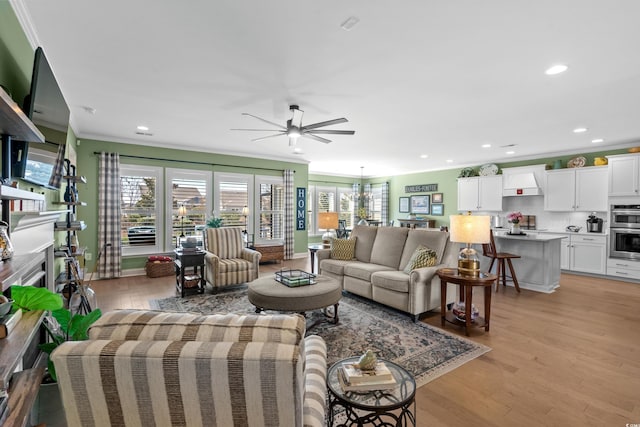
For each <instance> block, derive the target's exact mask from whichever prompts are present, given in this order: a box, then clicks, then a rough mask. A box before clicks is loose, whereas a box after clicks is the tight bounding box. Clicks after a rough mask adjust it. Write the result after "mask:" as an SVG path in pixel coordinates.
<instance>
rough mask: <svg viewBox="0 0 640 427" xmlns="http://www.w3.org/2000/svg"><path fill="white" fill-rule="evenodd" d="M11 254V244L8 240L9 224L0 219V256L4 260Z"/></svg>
mask: <svg viewBox="0 0 640 427" xmlns="http://www.w3.org/2000/svg"><path fill="white" fill-rule="evenodd" d="M12 256H13V244H12V243H11V240H9V224H7V223H6V222H4V221H0V258H1V259H2V260H3V261H4V260H5V259H9V258H11V257H12Z"/></svg>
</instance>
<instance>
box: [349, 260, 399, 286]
mask: <svg viewBox="0 0 640 427" xmlns="http://www.w3.org/2000/svg"><path fill="white" fill-rule="evenodd" d="M390 270H393V268H391V267H387V266H386V265H379V264H371V263H365V262H354V263H349V264H346V265H345V266H344V275H345V276H349V277H355V278H356V279H361V280H366V281H367V282H370V281H371V274H373V273H375V272H376V271H390Z"/></svg>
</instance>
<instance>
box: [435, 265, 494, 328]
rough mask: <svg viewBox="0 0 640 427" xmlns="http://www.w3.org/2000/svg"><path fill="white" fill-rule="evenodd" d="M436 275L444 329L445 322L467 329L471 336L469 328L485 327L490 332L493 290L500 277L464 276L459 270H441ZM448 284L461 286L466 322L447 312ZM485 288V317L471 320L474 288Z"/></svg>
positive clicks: (482, 274)
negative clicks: (438, 281)
mask: <svg viewBox="0 0 640 427" xmlns="http://www.w3.org/2000/svg"><path fill="white" fill-rule="evenodd" d="M436 274H437V275H438V277H440V322H441V325H442V327H443V328H444V325H445V322H449V323H453V324H454V325H461V326H464V327H465V334H466V335H467V336H469V328H471V327H472V326H476V327H483V326H484V330H485V331H486V332H488V331H489V321H490V319H491V290H492V288H493V284H494V283H495V282H496V280H497V279H498V276H497V275H495V274H491V273H480V275H479V276H478V277H473V276H464V275H462V274H460V273H459V272H458V269H457V268H441V269H439V270H438V271H437V272H436ZM447 283H455V284H456V285H458V286H460V301H461V302H464V303H465V304H464V319H465V320H464V321H462V320H459V319H458V318H457V317H455V316H454V315H453V313H452V312H451V311H448V310H447ZM474 286H482V287H484V317H480V316H478V317H477V318H476V319H473V320H472V319H471V299H472V297H473V287H474Z"/></svg>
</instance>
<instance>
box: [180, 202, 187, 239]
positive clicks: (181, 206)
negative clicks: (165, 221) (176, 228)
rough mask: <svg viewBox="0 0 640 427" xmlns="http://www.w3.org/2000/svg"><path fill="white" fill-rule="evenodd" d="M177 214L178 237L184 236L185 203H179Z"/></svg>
mask: <svg viewBox="0 0 640 427" xmlns="http://www.w3.org/2000/svg"><path fill="white" fill-rule="evenodd" d="M178 215H180V237H184V217H185V216H187V207H186V206H185V205H180V207H179V208H178Z"/></svg>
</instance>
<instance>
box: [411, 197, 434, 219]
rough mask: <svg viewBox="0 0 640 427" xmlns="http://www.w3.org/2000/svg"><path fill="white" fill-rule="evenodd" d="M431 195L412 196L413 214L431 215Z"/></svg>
mask: <svg viewBox="0 0 640 427" xmlns="http://www.w3.org/2000/svg"><path fill="white" fill-rule="evenodd" d="M429 200H430V198H429V195H422V196H411V213H412V214H427V215H428V214H429V212H430V209H429V208H430V206H429Z"/></svg>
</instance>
